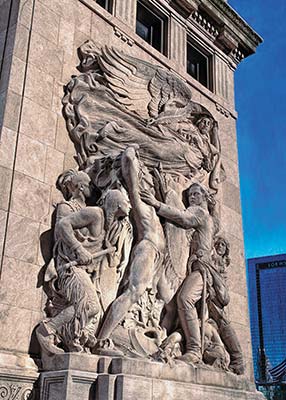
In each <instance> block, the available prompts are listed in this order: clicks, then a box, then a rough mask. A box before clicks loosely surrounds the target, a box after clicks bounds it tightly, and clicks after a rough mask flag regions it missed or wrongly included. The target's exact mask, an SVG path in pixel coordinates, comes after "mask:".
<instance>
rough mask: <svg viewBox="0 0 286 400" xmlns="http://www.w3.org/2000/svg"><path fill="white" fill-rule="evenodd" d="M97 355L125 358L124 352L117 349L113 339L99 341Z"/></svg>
mask: <svg viewBox="0 0 286 400" xmlns="http://www.w3.org/2000/svg"><path fill="white" fill-rule="evenodd" d="M95 353H96V354H99V355H101V356H109V357H123V356H124V354H123V353H122V351H120V350H118V349H116V348H115V346H114V343H113V341H112V340H111V339H103V340H99V341H98V346H97V348H96V349H95Z"/></svg>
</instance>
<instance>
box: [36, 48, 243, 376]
mask: <svg viewBox="0 0 286 400" xmlns="http://www.w3.org/2000/svg"><path fill="white" fill-rule="evenodd" d="M79 54H80V59H81V63H80V67H79V69H80V71H81V74H80V75H78V76H76V77H73V78H72V79H71V81H70V82H69V84H68V85H67V86H66V90H65V96H64V98H63V112H64V116H65V119H66V124H67V129H68V133H69V136H70V138H71V140H72V141H73V143H74V146H75V151H76V155H75V158H76V161H77V163H78V170H69V171H65V172H64V173H63V174H62V175H61V176H60V177H59V178H58V181H57V187H58V189H59V190H60V191H61V192H62V194H63V198H64V200H63V201H62V202H61V203H59V204H58V205H57V207H56V222H55V226H54V252H53V258H52V260H51V262H50V263H49V265H48V267H47V270H46V274H45V287H46V292H47V294H48V304H47V318H46V319H45V320H44V321H43V322H42V323H41V324H40V325H39V327H38V328H37V337H38V340H39V342H40V345H41V349H42V355H43V357H49V356H51V355H53V354H57V353H61V352H86V353H94V354H101V355H108V356H117V357H138V358H146V359H149V360H156V361H159V362H165V363H171V364H172V363H178V364H180V363H181V364H182V363H184V364H196V365H198V366H200V365H203V364H207V365H209V366H210V368H211V366H212V367H213V368H221V369H223V370H226V371H232V372H234V373H236V374H243V372H244V365H243V357H242V353H241V348H240V345H239V342H238V339H237V336H236V334H235V332H234V330H233V328H232V326H231V323H230V321H229V320H228V319H227V317H226V312H225V310H224V308H225V307H226V306H227V305H228V303H229V301H230V298H229V293H228V289H227V284H226V275H227V270H228V268H231V263H230V258H229V253H230V248H229V244H228V241H227V239H226V238H225V237H224V235H223V233H222V232H221V230H220V209H219V206H218V204H219V203H218V202H217V201H216V199H217V197H218V194H219V191H220V184H221V182H222V181H223V180H224V178H225V174H224V169H223V166H222V163H221V155H220V142H219V127H218V124H217V122H216V121H215V120H214V118H213V117H212V115H211V114H210V113H209V112H208V110H206V109H205V108H204V107H203V106H201V105H200V104H197V103H194V102H193V101H192V98H191V90H190V88H189V86H188V85H187V84H185V83H184V82H183V81H181V80H179V79H178V78H177V77H176V76H175V75H173V74H172V73H171V72H169V71H167V70H165V69H163V68H161V67H157V66H154V65H151V64H148V63H147V62H145V61H142V60H138V59H135V58H132V57H130V56H127V55H125V54H123V53H121V52H119V51H118V50H116V49H113V48H103V49H97V47H96V45H95V44H94V43H93V42H91V41H88V42H86V43H84V44H83V46H82V47H81V48H80V51H79Z"/></svg>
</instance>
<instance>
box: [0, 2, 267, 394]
mask: <svg viewBox="0 0 286 400" xmlns="http://www.w3.org/2000/svg"><path fill="white" fill-rule="evenodd" d="M90 40H92V43H94V46H95V47H96V48H97V49H99V51H101V52H104V49H106V47H108V49H115V50H116V51H118V52H122V54H124V55H125V56H126V57H130V59H131V58H132V59H135V60H136V62H139V61H141V62H142V64H140V68H139V71H140V73H142V75H143V76H146V74H147V75H148V74H149V73H150V68H151V67H150V66H151V65H153V66H156V68H157V69H158V68H159V69H160V71H161V70H164V71H167V76H172V79H171V81H172V82H177V79H178V80H179V81H180V82H181V83H180V85H179V86H180V87H183V88H184V89H183V91H184V94H186V93H187V92H188V93H189V91H191V95H192V102H193V103H192V104H194V108H193V109H192V111H191V113H192V112H193V113H194V114H195V112H197V113H199V112H200V113H201V114H203V112H202V110H204V113H205V114H203V115H208V116H211V119H212V121H215V123H216V124H215V126H216V135H217V131H218V132H219V133H218V136H219V140H218V141H213V143H212V146H213V147H211V146H210V145H209V144H208V146H209V147H208V148H207V151H208V152H209V153H211V154H212V155H211V157H213V158H214V159H215V160H219V162H216V166H218V168H219V173H220V177H219V178H218V176H215V174H213V175H212V176H213V177H214V179H213V180H212V188H213V189H212V190H213V193H215V196H216V203H217V204H218V205H219V208H220V228H221V231H223V233H224V235H226V237H227V241H228V242H229V244H230V249H231V250H230V252H231V260H232V261H231V266H230V267H229V268H228V288H229V294H230V298H231V301H230V304H229V306H227V308H226V309H225V312H226V316H227V320H228V321H231V323H232V327H233V329H234V331H235V332H236V333H237V337H238V340H239V342H240V344H241V348H242V351H243V354H244V360H245V365H246V370H245V378H244V381H240V380H239V378H236V377H235V378H231V377H230V378H229V377H228V376H226V375H220V374H217V375H216V374H213V375H212V377H211V378H210V377H209V376H208V377H207V378H205V377H204V375H203V374H204V373H203V372H202V371H203V370H202V371H200V374H202V375H200V374H197V373H196V371H195V372H194V371H193V370H192V371H193V372H190V370H185V369H184V371H185V372H184V373H183V372H182V373H180V374H178V376H177V378H176V379H179V381H178V382H177V383H176V390H175V389H172V390H171V391H170V390H169V389H168V387H169V386H168V385H169V380H168V379H170V376H171V377H172V374H173V373H174V372H172V371H171V370H170V371H171V372H170V371H169V370H168V371H167V372H166V373H165V375H164V374H163V375H162V374H161V372H160V371H161V370H160V368H159V367H158V369H156V368H155V367H154V368H155V370H153V369H152V368H150V371H151V372H150V371H149V367H148V366H147V367H146V366H145V367H144V368H143V367H140V366H138V365H137V364H136V365H135V364H134V365H133V364H132V365H131V366H130V365H129V364H128V363H127V364H125V363H124V362H123V363H122V364H120V362H119V361H118V360H117V361H116V362H115V361H114V364H113V365H112V366H110V365H107V364H106V360H105V359H103V361H102V360H101V361H100V363H99V362H98V360H96V361H92V362H91V361H86V362H82V360H80V359H79V358H72V359H68V358H67V359H66V358H65V359H64V360H63V361H59V362H58V363H55V364H54V365H53V366H52V364H51V363H50V361H51V360H50V359H48V364H47V365H49V368H50V369H51V372H47V375H46V376H45V378H43V379H46V381H47V382H48V384H47V387H49V388H52V389H51V390H52V392H51V393H52V394H51V396H56V395H58V393H60V394H61V393H63V391H64V389H63V388H62V386H61V385H65V384H67V382H75V383H74V384H75V385H76V384H82V385H85V388H88V389H85V390H93V389H90V388H91V386H92V385H94V382H95V381H96V382H101V383H102V385H101V386H100V389H96V390H99V392H100V393H101V394H100V395H99V394H98V393H99V392H98V391H97V396H101V397H95V398H98V399H100V400H101V399H105V398H113V397H112V396H115V392H116V391H117V392H116V393H117V397H116V398H118V399H119V398H120V399H121V398H122V399H129V398H130V399H131V398H132V399H133V398H135V397H136V396H137V398H138V399H139V398H140V399H141V398H144V399H147V398H148V399H149V398H150V399H151V398H152V399H155V398H156V399H157V398H158V399H159V398H164V399H165V400H167V399H179V398H182V396H184V395H185V394H189V395H191V394H192V391H193V390H196V389H195V388H194V387H193V385H197V384H198V385H204V384H205V385H206V388H205V390H209V388H210V387H212V385H217V387H218V388H219V389H218V390H219V391H223V390H225V393H224V394H221V396H223V397H220V399H227V398H229V396H231V395H232V393H236V392H235V390H240V394H239V395H240V396H244V397H241V398H245V394H243V391H247V392H249V396H250V397H249V398H253V399H256V398H258V397H256V396H258V395H257V394H256V393H255V392H254V391H253V386H251V384H252V385H253V370H252V350H251V343H250V330H249V317H248V307H247V290H246V278H245V267H244V253H243V233H242V222H241V209H240V196H239V174H238V159H237V157H238V156H237V145H236V118H237V113H236V110H235V104H234V72H235V69H236V67H237V66H238V64H239V63H240V62H241V61H242V60H243V58H245V57H248V56H250V55H251V54H253V53H254V52H255V50H256V47H257V46H258V45H259V44H260V43H261V41H262V39H261V38H260V37H259V35H258V34H257V33H256V32H254V31H253V29H252V28H251V27H250V26H249V25H248V24H247V23H246V22H245V21H244V20H243V19H242V18H241V17H240V16H239V15H238V14H237V13H236V12H235V11H234V10H233V9H232V8H231V7H230V6H229V5H228V4H227V2H226V1H223V0H171V1H170V0H156V1H155V0H148V1H147V0H138V1H135V0H103V1H101V0H98V1H95V0H51V1H49V2H47V1H43V0H6V1H3V2H2V4H1V17H0V60H1V86H0V130H1V132H0V182H1V193H0V221H1V224H0V251H1V253H0V254H1V270H0V271H1V286H0V317H1V330H0V387H1V390H2V391H3V393H4V398H14V397H13V396H18V398H21V399H25V398H33V397H32V396H36V394H35V395H34V394H33V393H34V392H35V390H36V392H35V393H37V390H38V388H39V384H40V383H39V372H40V371H41V367H42V365H41V361H40V348H39V344H38V342H37V338H36V334H35V330H36V329H37V326H38V324H39V323H40V322H41V321H42V320H43V319H44V318H45V317H46V315H47V307H46V306H47V294H46V293H45V292H44V291H43V290H42V286H43V282H44V275H45V271H46V269H47V264H48V263H49V257H50V254H51V247H52V242H53V240H52V231H51V226H52V218H53V213H54V205H55V204H57V203H60V202H62V201H63V197H62V195H61V193H60V192H59V191H58V190H57V189H56V186H55V182H56V181H57V178H58V176H59V175H60V174H61V173H62V172H63V171H64V170H68V169H70V168H77V167H78V165H79V163H81V162H82V161H83V160H82V159H80V158H79V152H78V149H79V147H77V154H76V157H75V147H76V146H75V145H74V143H73V141H72V140H70V138H69V136H70V137H71V125H72V124H69V122H70V120H68V118H67V114H68V112H67V111H68V108H66V111H65V112H66V114H65V115H63V105H62V101H63V97H64V90H69V89H67V88H66V85H67V84H68V83H69V82H70V81H71V79H73V78H71V77H74V76H78V75H79V71H78V68H77V67H78V66H79V68H82V70H81V72H82V71H83V73H88V70H89V67H90V66H91V65H93V64H92V63H93V62H94V60H95V56H94V54H96V50H94V48H92V49H91V48H89V47H88V46H85V47H84V44H85V43H86V42H87V41H90ZM89 43H90V42H89ZM107 52H108V51H107ZM105 54H107V53H105ZM113 54H114V53H113ZM116 54H117V55H116ZM116 54H115V55H114V58H116V57H119V56H118V54H119V53H116ZM120 54H121V53H120ZM106 57H107V58H105V59H103V61H102V63H101V64H100V68H101V72H100V73H102V70H104V69H105V65H104V62H106V59H108V54H107V55H106ZM119 58H120V57H119ZM144 63H145V66H146V65H148V68H149V69H148V68H147V67H146V68H145V67H144ZM79 64H80V65H79ZM131 64H132V62H131ZM94 65H95V64H94ZM136 65H137V64H136ZM95 68H96V67H95ZM100 68H99V69H100ZM125 68H126V64H124V63H123V66H122V65H121V69H122V70H123V71H125V72H126V69H125ZM128 68H129V72H130V71H134V68H133V67H132V66H131V67H130V65H128ZM154 68H155V67H154ZM115 69H116V68H115ZM115 69H112V68H111V69H110V70H108V71H107V72H106V71H105V74H106V75H105V76H104V79H107V78H108V77H109V78H110V79H113V78H114V74H115V75H116V71H115ZM84 70H85V72H84ZM151 70H152V68H151ZM86 71H87V72H86ZM93 73H94V74H96V71H94V70H93ZM127 75H128V74H127ZM129 75H130V74H129ZM119 80H120V81H121V83H120V85H121V86H120V89H121V93H119V92H118V93H117V100H118V99H119V100H122V98H124V99H125V100H126V99H127V98H128V96H126V95H125V94H124V93H125V92H124V90H125V86H124V84H125V82H123V83H124V84H123V86H122V77H121V76H120V77H119ZM101 81H103V80H102V79H101V80H100V79H99V82H101ZM89 82H91V83H92V81H89ZM136 82H137V81H136ZM136 84H137V83H134V86H135V87H136ZM109 85H110V87H111V88H113V89H114V87H116V86H118V85H117V83H116V82H115V81H112V80H110V81H109ZM148 85H149V84H148ZM168 85H169V86H172V85H170V82H169V83H168ZM95 87H96V84H95ZM110 87H109V89H110ZM64 88H65V89H64ZM69 88H70V90H71V88H72V86H71V85H70V86H69ZM148 88H150V85H149V86H148ZM185 88H188V89H185ZM113 89H112V90H113ZM161 89H162V87H161ZM161 89H160V90H161ZM172 90H174V89H172ZM130 91H131V92H132V88H131V89H130ZM159 92H160V91H159ZM66 93H67V92H65V94H66ZM162 93H163V89H162V90H161V94H160V95H162ZM124 96H125V97H124ZM162 97H163V95H162ZM174 97H176V96H174ZM134 99H135V100H134ZM133 100H134V101H136V102H137V103H136V104H137V107H138V108H137V109H136V110H135V111H136V112H137V114H138V115H140V111H144V112H145V111H146V112H147V111H150V107H149V108H148V110H142V109H140V105H138V104H139V103H138V100H140V96H138V93H136V90H135V95H134V97H133V98H132V101H133ZM161 100H162V99H161ZM72 101H73V96H72V95H71V102H72ZM164 101H165V103H164ZM125 103H126V104H127V106H126V107H128V106H130V104H129V103H128V101H127V100H126V102H125ZM131 103H132V102H131ZM168 104H170V103H168ZM131 106H132V104H131ZM163 106H164V107H163ZM120 107H123V105H122V104H121V106H120ZM160 107H161V108H160ZM160 107H159V113H162V112H164V111H167V113H168V112H172V110H174V108H175V110H176V112H177V115H179V114H180V113H179V109H180V108H184V107H186V104H184V103H183V104H182V103H181V102H180V101H175V102H173V103H172V104H171V108H169V110H168V108H167V106H166V99H165V100H164V99H163V100H162V102H161V106H160ZM172 107H173V108H172ZM75 108H76V107H75ZM200 110H201V111H200ZM87 111H88V112H89V111H90V108H89V107H87ZM125 111H126V110H125ZM131 111H132V112H133V111H134V110H131ZM157 111H158V110H157ZM105 112H108V109H102V113H103V114H104V113H105ZM128 112H129V114H128V116H127V113H126V114H125V116H126V117H125V120H126V121H127V122H130V120H132V118H134V114H132V118H131V117H130V110H129V111H128ZM157 114H158V113H157ZM166 115H167V114H166ZM148 116H149V117H150V113H149V115H148ZM162 116H163V115H162ZM167 116H168V115H167ZM157 117H158V115H157ZM77 118H78V116H77V117H75V121H76V122H77V123H78V119H77ZM128 118H129V119H128ZM136 118H137V117H136ZM192 118H193V114H191V119H190V121H189V123H190V124H191V125H194V121H193V120H192ZM137 119H138V118H137ZM136 121H137V120H136ZM147 122H148V123H149V124H150V123H151V122H152V121H149V120H148V121H147ZM179 122H180V123H184V121H180V120H179ZM142 124H143V123H142V121H141V125H142ZM144 124H145V125H146V121H144ZM139 125H140V124H139ZM139 125H138V126H139ZM145 125H144V127H145ZM78 128H79V130H78V133H80V129H81V128H83V125H82V126H81V127H78ZM147 128H148V129H149V127H148V126H147ZM147 128H146V129H147ZM212 128H214V126H212ZM144 129H145V128H144ZM154 129H155V128H154ZM156 129H157V128H156ZM174 129H177V128H174ZM192 129H193V131H194V132H197V131H196V127H193V126H192ZM162 132H163V134H164V128H162ZM163 134H162V135H163ZM179 134H180V135H181V134H184V127H183V128H182V129H181V130H180V132H179ZM189 139H190V137H187V136H186V137H185V139H184V140H189ZM196 146H198V143H196ZM150 151H152V149H151V150H150ZM202 152H203V150H199V151H197V154H199V157H198V159H199V162H200V164H199V167H200V170H201V172H202V173H203V174H204V175H205V176H208V177H209V175H210V170H211V168H213V169H214V167H213V166H212V167H209V166H208V165H207V161H208V159H207V157H205V159H204V157H202V156H201V155H202ZM171 161H172V160H171ZM184 161H185V160H184ZM211 172H212V171H211ZM192 173H193V171H192ZM218 183H219V187H218ZM40 239H41V240H40ZM237 282H239V285H238V284H237ZM238 304H239V307H238V306H237V305H238ZM71 357H73V356H71ZM90 360H91V359H90ZM56 365H57V368H60V366H62V367H63V370H65V371H66V374H67V375H61V374H62V373H63V372H62V370H57V371H56V373H55V374H56V376H55V375H53V374H54V371H53V368H56ZM84 368H87V369H88V368H89V370H84ZM140 368H141V369H140ZM74 369H75V370H76V372H75V375H73V374H74V372H73V370H74ZM134 369H135V372H136V371H137V375H136V374H135V375H136V376H140V380H138V378H136V377H135V378H134V376H133V375H132V371H133V370H134ZM108 371H113V372H112V374H113V375H109V374H108ZM128 371H129V372H128ZM142 371H143V372H142ZM151 373H152V374H153V375H152V374H151ZM49 374H50V375H49ZM98 374H102V375H100V377H99V378H98V380H97V375H98ZM150 374H151V375H150ZM170 374H171V375H170ZM189 374H190V375H189ZM183 375H184V376H183ZM63 376H64V378H63ZM74 376H75V378H74ZM162 376H163V378H162ZM186 376H187V377H188V378H186ZM160 377H161V378H162V379H161V378H160ZM168 377H169V378H168ZM49 379H50V381H49ZM180 379H181V380H180ZM209 379H215V380H216V381H215V383H214V382H213V381H211V380H209ZM120 382H121V383H122V382H123V383H122V385H121V383H120ZM125 382H129V383H128V384H127V386H126V384H125ZM138 382H139V383H140V385H139V383H138ZM180 382H183V383H184V384H185V383H186V384H187V386H186V387H185V386H184V385H181V383H180ZM249 382H250V383H249ZM155 383H156V384H155ZM42 384H44V383H43V382H42ZM188 384H189V386H188ZM88 385H89V386H88ZM112 385H113V386H112ZM114 385H119V386H118V388H117V389H116V388H114ZM120 385H121V386H120ZM128 385H129V386H128ZM138 385H139V386H140V396H141V397H138V396H139V395H136V396H135V395H134V390H135V391H136V390H137V386H138ZM92 387H93V386H92ZM126 387H127V389H126ZM226 387H227V388H228V389H227V390H226V389H225V388H226ZM75 390H77V389H75ZM198 390H199V391H198V394H197V396H203V389H201V387H200V389H198ZM154 391H155V392H156V391H157V392H156V393H155V392H154ZM233 391H234V392H233ZM151 392H152V394H150V393H151ZM15 393H16V394H15ZM45 393H46V392H45ZM65 393H68V391H67V390H66V391H65ZM75 393H76V392H75ZM118 393H119V394H118ZM136 393H137V392H136ZM146 393H147V394H146ZM172 393H173V394H172ZM44 395H45V396H48V395H47V394H43V396H44ZM5 396H6V397H5ZM9 396H10V397H9ZM28 396H30V397H28ZM67 396H68V394H67ZM70 396H71V395H70ZM104 396H105V397H104ZM108 396H109V397H108ZM120 396H121V397H120ZM128 396H129V397H128ZM132 396H133V397H132ZM148 396H149V397H148ZM156 396H157V397H156ZM164 396H165V397H164ZM168 396H169V397H168ZM170 396H171V397H170ZM176 396H177V397H176ZM209 396H212V394H209ZM43 398H47V399H48V398H50V397H43ZM51 398H58V397H51ZM67 398H68V397H67ZM75 398H76V397H75ZM114 398H115V397H114ZM196 398H198V399H200V398H202V397H196ZM211 398H213V399H215V397H211ZM60 399H61V400H62V399H63V397H60ZM71 399H72V397H69V400H71Z"/></svg>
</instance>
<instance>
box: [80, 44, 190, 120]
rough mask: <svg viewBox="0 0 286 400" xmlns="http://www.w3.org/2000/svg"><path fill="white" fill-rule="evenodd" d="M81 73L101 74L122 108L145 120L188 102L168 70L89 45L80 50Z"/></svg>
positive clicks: (181, 85)
mask: <svg viewBox="0 0 286 400" xmlns="http://www.w3.org/2000/svg"><path fill="white" fill-rule="evenodd" d="M80 56H81V69H82V70H84V71H87V70H93V71H95V72H96V73H99V74H101V76H102V77H103V82H104V84H105V86H106V87H108V88H109V89H110V91H111V93H112V95H113V97H114V98H115V100H116V101H118V102H119V103H120V104H121V105H123V106H125V107H126V108H127V109H128V110H129V111H133V112H135V113H136V114H138V115H139V116H141V117H142V118H144V119H148V118H150V117H151V118H156V117H157V116H158V115H159V114H160V112H162V111H165V110H166V108H167V105H170V104H172V105H173V110H170V111H171V112H172V111H173V112H174V109H175V108H183V107H185V106H186V105H188V103H189V102H190V100H191V96H192V94H191V90H190V88H189V87H188V85H187V84H186V83H184V82H183V81H181V80H180V79H178V78H177V77H176V76H175V75H174V74H173V73H171V72H169V71H168V70H166V69H164V68H161V67H158V66H154V65H152V64H150V63H148V62H146V61H142V60H139V59H137V58H133V57H130V56H128V55H127V54H124V53H122V52H120V51H119V50H116V49H115V48H113V47H112V48H109V47H104V48H102V49H101V50H99V49H98V48H97V47H96V45H95V44H93V42H92V41H88V42H86V43H84V44H83V46H81V48H80Z"/></svg>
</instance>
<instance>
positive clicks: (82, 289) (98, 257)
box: [37, 170, 129, 354]
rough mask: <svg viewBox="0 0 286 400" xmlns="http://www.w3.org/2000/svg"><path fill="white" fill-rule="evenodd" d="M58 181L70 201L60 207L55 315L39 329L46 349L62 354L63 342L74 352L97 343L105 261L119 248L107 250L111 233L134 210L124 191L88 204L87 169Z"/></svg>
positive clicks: (55, 275) (54, 278)
mask: <svg viewBox="0 0 286 400" xmlns="http://www.w3.org/2000/svg"><path fill="white" fill-rule="evenodd" d="M57 184H58V187H59V188H60V190H61V191H62V193H63V195H64V197H65V199H66V200H65V201H63V202H62V203H59V204H58V205H57V213H56V224H55V245H54V259H53V262H54V265H55V269H54V271H53V263H52V265H50V266H49V269H48V271H47V273H46V277H47V280H52V281H53V286H54V289H55V290H54V298H53V301H52V302H53V314H55V315H53V316H52V318H50V319H48V320H45V321H43V322H42V323H41V324H40V326H39V328H38V329H37V337H38V340H39V342H40V344H41V347H42V349H43V350H44V351H45V352H46V353H48V354H53V353H60V352H62V351H63V349H62V348H59V347H57V344H59V343H61V344H62V347H63V348H64V349H66V350H68V351H83V349H84V348H90V347H93V346H94V345H95V342H96V339H95V334H96V331H97V328H98V323H99V321H100V317H101V313H102V308H101V305H100V301H99V293H98V292H99V290H98V288H97V285H96V283H97V280H98V278H99V273H100V264H102V263H103V262H104V260H103V258H104V257H105V256H106V255H107V254H112V253H114V252H115V250H116V249H115V248H114V247H111V246H110V247H109V248H105V238H106V234H107V233H108V232H109V231H110V228H111V226H112V223H113V222H114V220H116V219H118V218H120V217H126V216H127V215H128V213H129V204H128V201H127V199H126V198H124V196H123V194H122V193H121V192H119V191H118V190H113V191H112V190H110V191H109V192H107V194H106V196H105V199H104V205H103V208H100V207H87V206H86V199H87V198H89V197H90V195H91V188H90V178H89V176H88V175H87V174H86V173H85V172H76V171H74V170H69V171H66V172H64V173H63V174H62V175H61V176H60V177H59V179H58V182H57ZM51 274H52V275H51ZM53 275H54V276H53Z"/></svg>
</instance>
